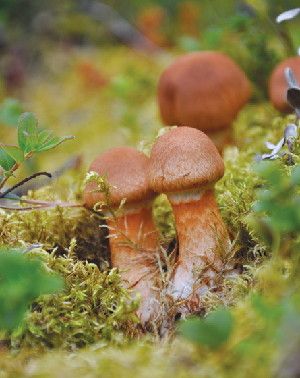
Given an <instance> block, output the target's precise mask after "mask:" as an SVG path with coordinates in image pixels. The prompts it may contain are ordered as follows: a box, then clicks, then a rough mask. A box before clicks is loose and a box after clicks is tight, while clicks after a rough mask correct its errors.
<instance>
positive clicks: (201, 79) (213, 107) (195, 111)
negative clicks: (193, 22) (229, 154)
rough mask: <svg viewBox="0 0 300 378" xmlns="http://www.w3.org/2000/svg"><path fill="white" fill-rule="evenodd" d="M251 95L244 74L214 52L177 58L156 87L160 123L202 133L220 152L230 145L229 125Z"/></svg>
mask: <svg viewBox="0 0 300 378" xmlns="http://www.w3.org/2000/svg"><path fill="white" fill-rule="evenodd" d="M250 95H251V87H250V84H249V81H248V79H247V77H246V75H245V73H244V72H243V71H242V70H241V68H240V67H238V66H237V65H236V63H235V62H233V61H232V60H231V59H230V58H229V57H228V56H226V55H225V54H223V53H220V52H215V51H203V52H194V53H190V54H186V55H183V56H181V57H179V58H178V59H176V60H175V62H173V63H172V64H171V65H170V66H169V67H168V68H167V69H166V70H165V71H164V72H163V73H162V75H161V77H160V80H159V84H158V104H159V108H160V114H161V118H162V120H163V122H164V123H165V124H166V125H169V126H171V125H177V126H182V125H189V126H190V127H194V128H196V129H199V130H202V131H204V132H205V133H206V134H207V135H209V136H210V137H211V139H212V140H213V141H214V142H215V144H216V145H217V147H218V148H219V150H222V148H223V146H224V144H226V143H229V142H230V140H231V130H230V126H231V123H232V121H233V120H234V119H235V117H236V116H237V114H238V112H239V111H240V109H241V108H242V107H243V106H244V105H245V104H246V102H247V101H248V100H249V97H250Z"/></svg>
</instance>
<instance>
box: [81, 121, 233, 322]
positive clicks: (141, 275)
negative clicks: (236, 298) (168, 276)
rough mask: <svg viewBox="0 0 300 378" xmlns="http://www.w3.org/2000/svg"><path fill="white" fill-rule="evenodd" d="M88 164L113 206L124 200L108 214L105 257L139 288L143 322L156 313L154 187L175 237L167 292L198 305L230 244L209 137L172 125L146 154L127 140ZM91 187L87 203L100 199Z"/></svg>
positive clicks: (218, 163)
mask: <svg viewBox="0 0 300 378" xmlns="http://www.w3.org/2000/svg"><path fill="white" fill-rule="evenodd" d="M90 171H95V172H97V173H98V174H99V175H104V176H106V178H107V180H108V183H109V185H110V188H111V193H110V204H111V205H112V206H113V207H116V208H117V207H118V206H119V204H120V202H121V201H122V200H124V199H126V202H125V205H124V208H123V213H122V215H119V216H117V217H110V216H109V215H108V218H107V224H108V228H109V233H110V237H109V244H110V250H111V262H112V265H113V266H115V267H117V268H119V270H120V271H121V274H122V278H123V280H124V282H125V283H126V286H127V287H128V288H132V289H134V290H135V291H136V292H139V293H140V294H141V297H142V299H141V304H140V307H139V310H138V315H139V317H140V319H141V321H142V323H146V322H147V321H149V320H151V319H154V318H155V316H156V315H157V313H158V312H159V302H158V296H159V292H158V290H159V288H158V286H157V285H158V281H159V271H158V269H157V260H158V251H159V238H158V232H157V230H156V228H155V225H154V223H153V219H152V209H151V204H152V201H153V199H154V198H155V196H156V195H157V194H160V193H165V194H166V195H167V197H168V199H169V201H170V203H171V205H172V208H173V212H174V215H175V222H176V229H177V238H178V244H179V256H178V260H177V264H176V268H175V270H174V272H173V278H172V282H171V285H170V293H171V295H172V296H173V297H174V298H175V299H176V300H180V299H182V300H185V301H187V303H188V304H189V306H191V307H193V306H194V307H195V306H197V305H199V303H198V302H199V297H201V295H202V293H203V291H205V290H207V288H208V287H211V286H213V285H214V279H215V276H216V274H217V273H218V272H220V271H221V269H222V255H223V254H224V253H226V252H228V249H229V248H230V241H229V236H228V233H227V230H226V227H225V226H224V223H223V221H222V218H221V216H220V213H219V211H218V207H217V204H216V201H215V198H214V191H213V187H214V184H215V182H216V181H218V180H219V179H220V178H221V177H222V176H223V173H224V164H223V160H222V158H221V156H220V154H219V153H218V150H217V148H216V147H215V145H214V144H213V142H212V141H211V140H210V139H209V138H208V137H207V136H206V135H205V134H204V133H203V132H201V131H200V130H196V129H194V128H190V127H178V128H173V129H171V130H170V131H168V132H167V133H166V134H164V135H163V136H161V137H160V138H158V139H157V140H156V142H155V143H154V145H153V148H152V151H151V154H150V158H148V157H147V156H146V155H144V154H143V153H142V152H139V151H137V150H135V149H134V148H131V147H119V148H113V149H110V150H108V151H106V152H104V153H103V154H101V155H100V156H98V157H97V158H96V159H95V160H94V162H93V163H92V165H91V166H90ZM96 189H97V188H96V184H95V183H89V184H87V186H86V188H85V192H84V200H85V204H86V206H87V207H88V208H93V207H94V206H95V204H96V203H98V202H101V201H103V200H104V195H103V194H102V193H99V192H97V190H96Z"/></svg>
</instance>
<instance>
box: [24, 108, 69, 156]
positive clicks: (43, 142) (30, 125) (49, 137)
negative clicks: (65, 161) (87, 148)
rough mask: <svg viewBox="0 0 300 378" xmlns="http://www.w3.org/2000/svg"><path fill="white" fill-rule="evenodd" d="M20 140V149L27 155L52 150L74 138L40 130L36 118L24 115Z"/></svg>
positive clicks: (29, 114) (31, 115) (28, 114)
mask: <svg viewBox="0 0 300 378" xmlns="http://www.w3.org/2000/svg"><path fill="white" fill-rule="evenodd" d="M18 139H19V146H20V148H21V149H22V150H23V151H24V153H25V154H29V153H31V152H42V151H47V150H50V149H52V148H54V147H57V146H58V145H59V144H61V143H63V142H64V141H65V140H69V139H73V137H72V136H65V137H58V136H56V135H54V133H53V131H51V130H45V129H40V128H38V122H37V119H36V118H35V116H34V115H33V114H32V113H24V114H22V115H21V117H20V119H19V126H18Z"/></svg>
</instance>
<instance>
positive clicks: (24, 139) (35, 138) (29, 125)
mask: <svg viewBox="0 0 300 378" xmlns="http://www.w3.org/2000/svg"><path fill="white" fill-rule="evenodd" d="M69 139H73V137H72V136H65V137H58V136H56V135H55V134H54V133H53V131H51V130H46V129H42V128H39V127H38V121H37V119H36V117H35V115H34V114H33V113H29V112H26V113H23V114H22V115H21V116H20V117H19V119H18V145H17V146H11V145H5V144H3V143H0V167H1V168H2V171H0V190H1V189H2V188H3V187H4V185H5V184H6V182H7V180H8V179H9V178H10V177H11V176H13V175H14V173H15V172H16V171H17V170H18V169H19V168H20V166H21V165H22V164H23V163H24V162H25V161H26V160H29V159H30V158H31V157H32V156H33V155H35V154H37V153H40V152H44V151H48V150H51V149H53V148H55V147H57V146H58V145H60V144H61V143H63V142H64V141H66V140H69ZM35 176H36V175H34V177H35ZM26 181H28V180H26ZM9 192H10V190H9V191H6V192H5V193H6V194H8V193H9ZM0 198H1V195H0Z"/></svg>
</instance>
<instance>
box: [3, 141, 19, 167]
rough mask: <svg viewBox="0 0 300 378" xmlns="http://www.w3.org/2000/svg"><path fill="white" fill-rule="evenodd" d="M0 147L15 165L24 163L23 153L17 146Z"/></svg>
mask: <svg viewBox="0 0 300 378" xmlns="http://www.w3.org/2000/svg"><path fill="white" fill-rule="evenodd" d="M0 147H1V148H2V149H3V150H4V151H5V152H6V153H7V154H8V155H9V156H10V157H11V158H12V159H14V160H15V161H16V162H17V163H22V162H23V161H24V153H23V151H22V150H21V149H20V148H19V147H17V146H6V145H5V144H1V143H0Z"/></svg>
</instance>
